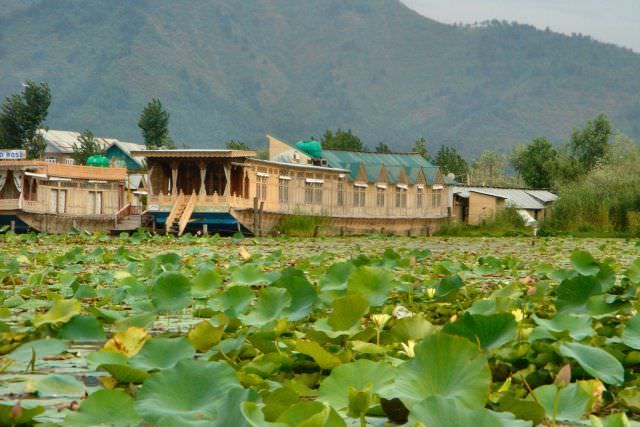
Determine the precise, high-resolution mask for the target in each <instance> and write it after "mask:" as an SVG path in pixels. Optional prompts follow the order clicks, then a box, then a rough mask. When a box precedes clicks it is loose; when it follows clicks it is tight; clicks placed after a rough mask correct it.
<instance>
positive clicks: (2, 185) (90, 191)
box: [0, 156, 132, 233]
mask: <svg viewBox="0 0 640 427" xmlns="http://www.w3.org/2000/svg"><path fill="white" fill-rule="evenodd" d="M18 157H20V156H18ZM126 180H127V169H126V168H115V167H93V166H80V165H73V164H69V163H54V162H47V161H40V160H20V159H17V160H16V159H10V160H0V227H4V226H9V227H11V228H13V229H14V230H16V231H29V230H34V231H41V232H47V233H63V232H67V231H71V230H73V229H79V230H87V231H106V230H110V229H112V228H114V226H116V225H117V223H118V221H122V220H124V219H125V218H126V217H127V216H128V215H129V214H131V213H132V212H131V205H130V204H128V203H127V201H126V190H125V183H126Z"/></svg>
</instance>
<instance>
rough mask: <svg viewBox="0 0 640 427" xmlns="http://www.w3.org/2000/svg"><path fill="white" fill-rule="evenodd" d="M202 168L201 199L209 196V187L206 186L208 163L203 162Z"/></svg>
mask: <svg viewBox="0 0 640 427" xmlns="http://www.w3.org/2000/svg"><path fill="white" fill-rule="evenodd" d="M198 166H200V194H199V195H200V197H205V196H206V195H207V187H206V185H205V179H206V178H207V163H206V162H205V161H201V162H200V163H199V165H198Z"/></svg>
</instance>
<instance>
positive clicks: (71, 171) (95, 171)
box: [0, 160, 127, 181]
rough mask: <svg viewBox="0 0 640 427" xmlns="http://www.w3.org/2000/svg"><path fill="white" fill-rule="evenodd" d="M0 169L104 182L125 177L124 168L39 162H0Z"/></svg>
mask: <svg viewBox="0 0 640 427" xmlns="http://www.w3.org/2000/svg"><path fill="white" fill-rule="evenodd" d="M0 169H16V170H20V169H38V172H39V173H41V174H45V175H50V176H61V177H65V178H75V179H86V180H95V179H98V178H97V177H99V179H100V180H105V181H123V180H124V179H126V176H127V170H126V169H125V168H111V167H110V168H102V167H95V166H82V165H69V164H66V163H49V162H43V161H41V160H1V161H0Z"/></svg>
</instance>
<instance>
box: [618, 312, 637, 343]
mask: <svg viewBox="0 0 640 427" xmlns="http://www.w3.org/2000/svg"><path fill="white" fill-rule="evenodd" d="M622 342H623V343H624V345H626V346H628V347H631V348H633V349H636V350H640V315H637V316H634V317H633V318H632V319H631V320H629V321H628V322H627V325H626V326H625V327H624V331H623V332H622Z"/></svg>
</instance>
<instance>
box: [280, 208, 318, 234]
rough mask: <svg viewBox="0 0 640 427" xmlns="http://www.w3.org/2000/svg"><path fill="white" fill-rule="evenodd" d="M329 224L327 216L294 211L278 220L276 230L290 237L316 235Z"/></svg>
mask: <svg viewBox="0 0 640 427" xmlns="http://www.w3.org/2000/svg"><path fill="white" fill-rule="evenodd" d="M328 225H329V218H328V217H326V216H321V215H304V214H300V213H295V214H293V215H287V216H285V217H283V218H282V220H280V223H279V224H278V226H277V228H276V231H277V232H278V233H280V234H283V235H285V236H290V237H317V236H319V235H320V234H322V233H323V232H324V231H325V230H326V228H327V227H328Z"/></svg>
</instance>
